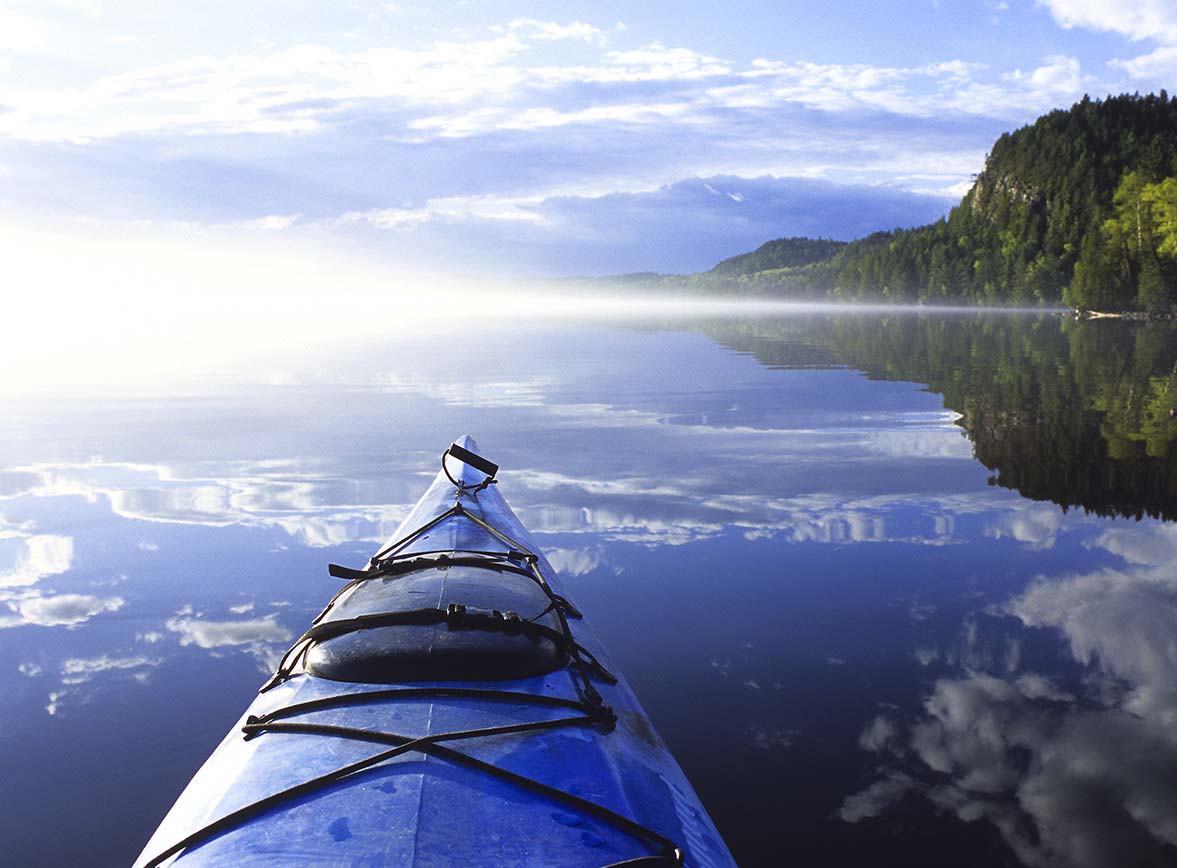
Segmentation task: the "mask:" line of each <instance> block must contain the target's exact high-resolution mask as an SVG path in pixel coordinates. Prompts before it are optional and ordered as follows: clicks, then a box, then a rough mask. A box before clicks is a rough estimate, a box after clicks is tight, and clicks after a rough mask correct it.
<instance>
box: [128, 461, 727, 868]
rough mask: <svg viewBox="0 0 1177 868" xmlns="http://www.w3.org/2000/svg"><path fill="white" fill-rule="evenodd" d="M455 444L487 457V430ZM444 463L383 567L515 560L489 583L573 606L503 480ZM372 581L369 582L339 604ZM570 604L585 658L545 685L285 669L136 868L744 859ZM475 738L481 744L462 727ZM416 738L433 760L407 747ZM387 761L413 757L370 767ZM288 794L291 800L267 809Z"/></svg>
mask: <svg viewBox="0 0 1177 868" xmlns="http://www.w3.org/2000/svg"><path fill="white" fill-rule="evenodd" d="M457 445H458V446H460V447H461V448H464V449H468V450H470V451H472V452H477V445H476V444H475V443H474V442H473V440H472V439H470V438H463V439H462V440H459V441H458V444H457ZM446 469H447V470H448V471H449V472H448V475H447V474H446V473H441V474H438V478H437V479H436V480H435V481H434V482H433V484H432V485H431V486H430V488H429V490H428V491H427V492H426V493H425V495H424V496H423V497H422V498H421V500H420V501H419V502H418V504H417V505H416V507H414V509H413V510H412V512H411V513H410V515H409V517H408V518H407V519H406V520H405V521H404V522H403V523H402V525H401V527H400V528H398V530H397V532H396V533H394V535H393V537H392V539H391V540H390V543H389V545H388V546H385V548H384V549H382V550H381V553H378V558H380V557H383V558H384V560H383V561H382V562H383V563H384V564H386V565H387V564H388V563H392V562H393V561H391V560H389V559H390V558H395V559H398V560H396V561H395V562H396V563H399V564H405V565H408V566H411V565H412V564H416V563H425V562H426V561H427V559H430V558H437V557H438V553H439V552H440V553H443V557H449V558H456V557H458V556H459V553H463V552H483V553H497V555H498V556H500V560H499V563H500V564H502V565H504V566H503V568H502V569H500V570H499V572H497V573H496V572H494V571H491V570H487V571H486V572H487V578H488V581H495V580H496V579H497V578H498V577H500V576H502V575H507V576H508V577H509V578H511V579H512V580H517V574H518V573H519V572H522V570H521V569H519V567H518V565H519V564H526V565H527V567H528V569H529V570H533V571H534V572H535V573H536V574H537V580H538V581H539V582H540V583H541V584H542V585H544V586H546V589H545V593H547V594H549V595H550V596H551V598H552V599H554V600H555V599H559V600H563V599H564V595H563V590H562V588H561V586H560V583H559V578H558V576H557V575H556V573H555V571H554V570H553V569H552V567H551V565H550V564H549V563H548V562H547V560H546V559H545V558H544V557H543V555H542V553H541V552H540V551H539V549H538V548H537V547H536V546H535V544H534V542H533V541H532V540H531V539H530V536H529V535H528V534H527V532H526V530H525V529H524V528H523V527H522V525H521V524H520V523H519V521H518V519H517V518H516V517H515V515H514V513H513V512H512V511H511V509H510V507H509V506H508V505H507V503H506V501H505V500H504V499H503V497H502V496H501V495H500V494H499V492H498V490H497V486H494V485H490V486H487V487H485V488H482V489H481V490H478V491H474V490H473V489H474V487H476V486H477V485H478V484H479V483H480V482H482V480H484V479H485V478H486V477H485V476H484V475H483V474H482V473H481V472H480V471H479V470H478V469H476V468H474V467H471V466H469V465H466V464H465V463H463V462H461V461H457V460H455V459H453V458H450V459H449V463H448V466H447V468H446ZM450 477H453V480H454V481H451V478H450ZM455 481H456V482H457V483H458V485H455V484H454V482H455ZM459 486H466V487H467V488H466V490H461V489H460V488H459ZM455 507H457V511H456V512H455ZM521 554H522V555H524V556H533V557H531V558H530V560H528V559H527V557H520V555H521ZM480 557H481V556H480ZM509 557H512V558H514V559H513V560H507V558H509ZM434 569H441V570H445V569H447V567H445V566H442V567H434ZM352 586H355V588H356V590H351V587H352ZM363 586H364V582H363V581H359V582H352V583H351V585H349V590H348V591H346V592H345V593H344V594H343V595H341V597H340V598H337V601H336V603H333V605H335V606H345V605H346V604H347V603H348V602H349V601H348V600H347V599H346V598H347V596H348V593H359V592H360V591H363V590H364V587H363ZM330 610H331V607H329V609H328V610H327V613H329V612H330ZM562 611H566V612H567V613H568V614H567V616H565V615H563V614H561V616H560V623H561V624H563V626H564V627H566V630H567V633H568V635H569V636H570V637H571V644H569V646H568V647H569V657H570V659H569V660H568V661H567V663H566V664H565V665H562V666H560V667H558V668H556V669H554V670H553V671H550V672H546V673H543V674H538V675H533V676H530V677H525V678H509V679H486V680H479V681H455V680H454V679H452V678H447V679H445V680H434V681H419V680H412V681H408V680H405V681H398V682H391V681H381V682H379V683H376V682H360V681H355V682H350V681H340V680H334V679H330V678H323V677H317V676H315V675H313V674H310V673H309V672H306V671H298V668H297V666H295V667H293V668H291V669H290V671H287V672H285V673H282V672H280V673H278V677H276V678H275V679H273V680H272V681H271V682H270V684H269V685H268V686H267V687H266V688H264V689H263V691H262V692H261V693H260V694H259V695H258V697H257V698H256V699H255V700H254V701H253V703H252V704H251V705H250V707H249V708H248V709H247V710H246V712H245V714H244V715H242V718H241V720H240V721H239V722H238V724H237V726H235V727H234V728H233V730H231V731H230V732H229V733H228V735H227V736H226V737H225V739H224V740H223V741H222V742H221V744H220V745H219V746H218V747H217V748H216V750H215V751H214V752H213V754H212V755H211V756H210V757H209V759H208V761H207V762H206V763H205V764H204V766H203V767H202V768H201V769H200V770H199V771H198V772H197V773H196V775H195V777H194V778H193V780H192V781H191V783H190V784H189V785H188V787H187V788H186V789H185V790H184V792H183V793H182V794H181V796H180V798H179V799H178V801H177V802H176V804H175V806H174V807H173V808H172V810H171V811H170V812H169V814H168V815H167V816H166V817H165V819H164V821H163V822H162V823H161V825H160V827H159V828H158V830H157V831H156V833H155V835H153V836H152V838H151V840H150V841H149V842H148V844H147V846H146V847H145V848H144V851H143V854H142V856H141V857H140V858H139V860H138V861H137V862H136V863H135V864H136V866H137V868H148V866H153V865H168V864H176V865H183V866H219V865H226V866H228V865H234V866H238V865H263V864H264V865H276V864H281V865H303V864H305V865H347V866H362V865H373V866H375V865H380V866H404V868H410V866H412V868H425V866H437V868H442V866H447V868H452V866H484V865H485V866H491V865H520V866H537V868H539V866H545V868H555V866H560V868H564V866H567V868H600V866H608V865H615V864H617V863H622V862H625V861H627V860H638V859H643V860H644V859H650V860H651V861H649V862H648V863H646V864H649V865H655V864H665V865H674V864H680V865H688V866H698V868H724V866H732V865H734V862H733V860H732V858H731V855H730V854H729V853H728V851H727V848H726V846H725V845H724V843H723V841H722V838H721V837H720V835H719V833H718V832H717V831H716V829H715V827H714V825H713V824H712V822H711V820H710V818H709V817H708V816H707V813H706V811H705V810H704V808H703V806H702V804H701V803H700V801H699V799H698V797H697V795H696V794H695V793H694V791H693V790H692V788H691V786H690V784H689V783H688V781H687V779H686V777H685V775H684V774H683V772H682V770H681V769H680V768H679V767H678V765H677V763H676V762H675V761H674V759H673V757H672V756H671V754H670V752H669V750H668V749H667V747H666V745H665V744H664V743H663V742H662V740H661V739H660V738H659V736H658V735H657V733H656V732H655V730H654V728H653V726H652V725H651V723H650V721H649V719H648V718H647V716H646V715H645V713H644V712H643V710H642V708H641V706H640V704H639V703H638V701H637V698H636V697H635V696H634V694H633V692H632V691H631V690H630V688H629V687H628V685H627V684H626V683H625V681H624V679H623V678H620V677H619V676H617V675H616V669H615V667H614V666H613V664H612V662H611V661H610V660H609V658H608V655H607V654H606V652H605V650H604V649H603V648H602V647H601V646H600V643H599V642H598V641H597V639H596V637H595V636H594V635H593V634H592V632H591V630H590V629H589V628H588V626H587V625H586V624H585V623H584V621H583V619H580V618H579V617H575V616H576V615H578V614H579V613H576V612H575V609H574V607H572V606H571V605H570V604H569V606H568V608H567V610H562ZM327 613H325V614H327ZM450 614H453V612H452V607H451V612H450ZM495 614H496V615H499V613H498V612H496V613H495ZM522 614H524V613H522V612H521V613H520V615H522ZM322 617H323V616H321V618H322ZM439 617H441V616H439ZM545 617H547V618H549V619H550V618H551V617H552V614H551V613H548V614H547V615H546V616H545ZM320 629H322V628H320ZM386 629H395V628H386ZM437 629H438V630H443V631H444V630H446V629H450V630H452V629H453V624H450V625H448V628H447V625H446V624H444V623H443V624H440V625H438V627H437ZM503 629H508V630H510V629H512V628H510V627H507V628H503ZM515 629H516V630H518V628H515ZM296 647H297V646H296ZM296 657H297V655H296ZM303 659H305V655H304V657H303ZM296 662H297V660H296ZM594 696H598V697H599V702H598V701H597V700H596V699H595V698H594ZM586 697H587V699H586ZM601 709H605V711H601ZM586 716H587V717H588V718H591V719H586ZM258 721H262V722H263V724H259V723H258ZM472 731H476V732H479V733H483V734H481V735H476V736H462V735H461V734H463V733H470V732H472ZM488 731H489V732H488ZM454 734H459V735H458V737H451V736H453V735H454ZM432 739H437V740H436V741H431V740H432ZM410 741H411V742H413V745H417V746H419V747H420V748H422V749H413V745H410V746H409V747H407V748H406V747H405V746H404V745H405V743H406V742H410ZM397 751H400V752H399V753H396V752H397ZM387 753H396V755H394V756H390V757H388V758H387V759H384V760H381V761H379V762H375V763H372V764H370V765H367V766H364V763H365V762H370V761H371V759H372V758H373V757H374V756H380V755H383V754H387ZM352 767H354V768H355V771H353V772H351V773H349V774H345V775H343V776H341V777H339V778H336V779H332V778H331V776H332V775H333V774H337V773H338V772H339V771H340V770H346V769H348V768H352ZM309 781H320V783H319V784H317V785H315V786H313V787H308V783H307V782H309ZM300 787H303V788H305V789H304V791H299V788H300ZM276 794H289V795H286V796H285V797H283V798H282V799H281V800H280V801H277V802H274V803H273V804H266V800H273V799H274V798H275V796H276ZM259 803H260V804H262V805H263V807H262V808H260V809H258V808H256V807H252V806H257V805H258V804H259ZM235 817H236V819H233V822H230V823H228V824H226V825H224V826H223V827H219V828H218V827H217V826H216V824H217V823H223V822H224V821H225V818H231V819H232V818H235ZM210 826H211V827H212V828H213V831H211V832H206V831H202V830H207V829H209V828H210ZM186 840H190V843H189V845H188V846H184V847H181V848H179V849H178V850H175V852H172V853H169V850H172V849H175V847H176V844H177V843H178V842H184V841H186ZM161 854H167V855H164V858H162V859H161V858H160V857H161ZM659 860H660V861H659Z"/></svg>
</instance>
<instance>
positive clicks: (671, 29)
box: [0, 0, 1177, 276]
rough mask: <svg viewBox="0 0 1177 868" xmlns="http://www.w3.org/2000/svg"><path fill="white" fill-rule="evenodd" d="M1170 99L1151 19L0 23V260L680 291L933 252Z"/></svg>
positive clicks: (536, 17) (580, 10)
mask: <svg viewBox="0 0 1177 868" xmlns="http://www.w3.org/2000/svg"><path fill="white" fill-rule="evenodd" d="M1174 73H1177V4H1174V3H1172V2H1171V0H1119V2H1114V3H1113V2H1103V0H1037V2H1035V0H1004V2H996V0H979V2H963V0H939V2H933V0H909V2H870V3H868V2H861V0H854V2H850V0H833V2H827V3H823V4H813V3H801V2H779V0H778V2H767V0H762V2H751V0H736V2H727V3H724V4H717V3H688V2H646V3H639V4H633V3H632V2H627V3H620V2H613V0H603V2H595V3H592V4H587V3H584V4H570V3H551V2H531V3H519V2H510V0H489V2H478V0H468V2H456V3H432V4H425V3H411V2H403V0H402V2H383V3H377V2H371V3H361V2H342V0H337V2H332V3H323V2H311V0H293V2H273V0H261V2H241V0H237V2H232V3H230V2H222V0H208V2H202V3H198V4H197V3H178V2H148V0H123V2H116V0H35V2H26V0H0V246H4V247H7V248H8V252H9V254H10V255H12V256H16V257H18V258H19V256H20V254H21V252H22V251H25V253H26V254H27V255H28V256H31V254H28V253H27V252H28V251H29V250H33V249H36V250H38V251H42V250H43V249H45V248H46V245H48V247H49V248H51V249H55V250H58V251H61V252H62V253H64V254H65V257H64V258H68V256H69V253H70V250H71V247H70V245H71V244H72V243H73V242H74V241H75V240H77V239H83V240H84V241H86V242H95V240H96V239H97V240H98V241H99V242H103V241H108V242H109V245H110V246H111V247H112V248H113V247H117V246H118V245H123V247H124V248H125V249H126V250H127V251H134V250H136V249H142V248H144V246H148V245H153V244H157V242H158V243H163V244H172V245H179V247H177V248H176V249H180V248H183V250H184V251H186V252H184V253H182V254H176V255H177V256H179V257H180V258H181V259H182V258H183V257H196V258H200V257H202V256H204V253H205V252H208V251H214V250H216V251H221V250H226V249H236V250H241V249H248V250H250V251H259V250H260V251H272V252H274V255H279V254H281V255H283V256H287V257H289V256H296V255H297V256H312V255H313V256H322V257H326V258H332V257H333V258H334V259H335V260H343V259H346V260H351V261H356V262H364V263H367V264H369V265H370V266H371V267H373V268H378V269H387V270H390V273H392V272H398V273H414V274H420V273H428V272H433V271H440V272H445V273H448V274H458V275H461V274H481V273H492V274H499V275H519V276H529V275H567V274H594V273H615V272H627V271H640V270H659V271H689V270H696V269H702V268H706V267H709V266H710V265H711V264H713V263H714V262H716V261H718V260H719V259H722V258H724V257H726V256H729V255H732V254H734V253H738V252H742V251H745V250H749V249H751V248H753V247H755V246H757V245H758V244H760V243H761V242H763V241H765V240H768V239H769V238H773V237H779V236H782V235H790V234H806V235H820V236H827V237H834V238H843V239H849V238H854V237H858V236H861V235H863V234H865V233H867V232H870V231H872V230H874V229H884V228H892V227H895V226H904V225H915V224H919V223H924V222H927V221H930V220H933V219H935V218H936V217H937V216H939V215H940V214H943V213H945V212H946V210H947V209H948V207H950V206H951V204H952V203H954V202H955V201H956V200H957V199H959V197H960V195H961V194H962V193H963V191H964V190H965V189H967V185H968V183H969V180H970V175H971V174H972V173H975V172H977V171H979V170H980V168H981V166H982V164H983V161H984V157H985V153H986V150H987V148H988V146H989V144H990V143H991V142H992V141H993V140H994V138H995V137H996V136H997V135H999V134H1000V133H1001V132H1003V131H1005V130H1008V129H1013V128H1016V127H1017V126H1020V125H1022V124H1024V123H1027V122H1029V121H1032V120H1033V119H1034V118H1035V117H1036V116H1038V115H1039V114H1041V113H1042V112H1044V111H1047V110H1049V109H1051V108H1055V107H1066V106H1068V105H1070V104H1071V103H1072V102H1073V101H1074V100H1076V99H1078V98H1080V97H1081V96H1082V95H1083V94H1084V93H1090V94H1092V95H1093V96H1103V95H1106V94H1108V93H1119V92H1124V91H1137V90H1139V91H1142V92H1144V91H1150V90H1157V89H1159V88H1161V87H1164V86H1165V85H1166V83H1167V82H1168V83H1172V82H1173V81H1174V78H1175V76H1174ZM30 232H33V233H40V234H39V235H38V236H37V237H38V238H40V239H41V241H42V242H44V243H43V244H42V246H41V247H37V245H36V244H32V243H31V242H29V241H28V240H27V237H26V236H27V233H30ZM45 239H51V240H52V243H50V242H48V241H45ZM157 246H158V245H157ZM40 255H42V254H41V253H40V252H39V253H38V256H40ZM79 255H80V254H79ZM32 267H33V266H32V265H30V268H32Z"/></svg>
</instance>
